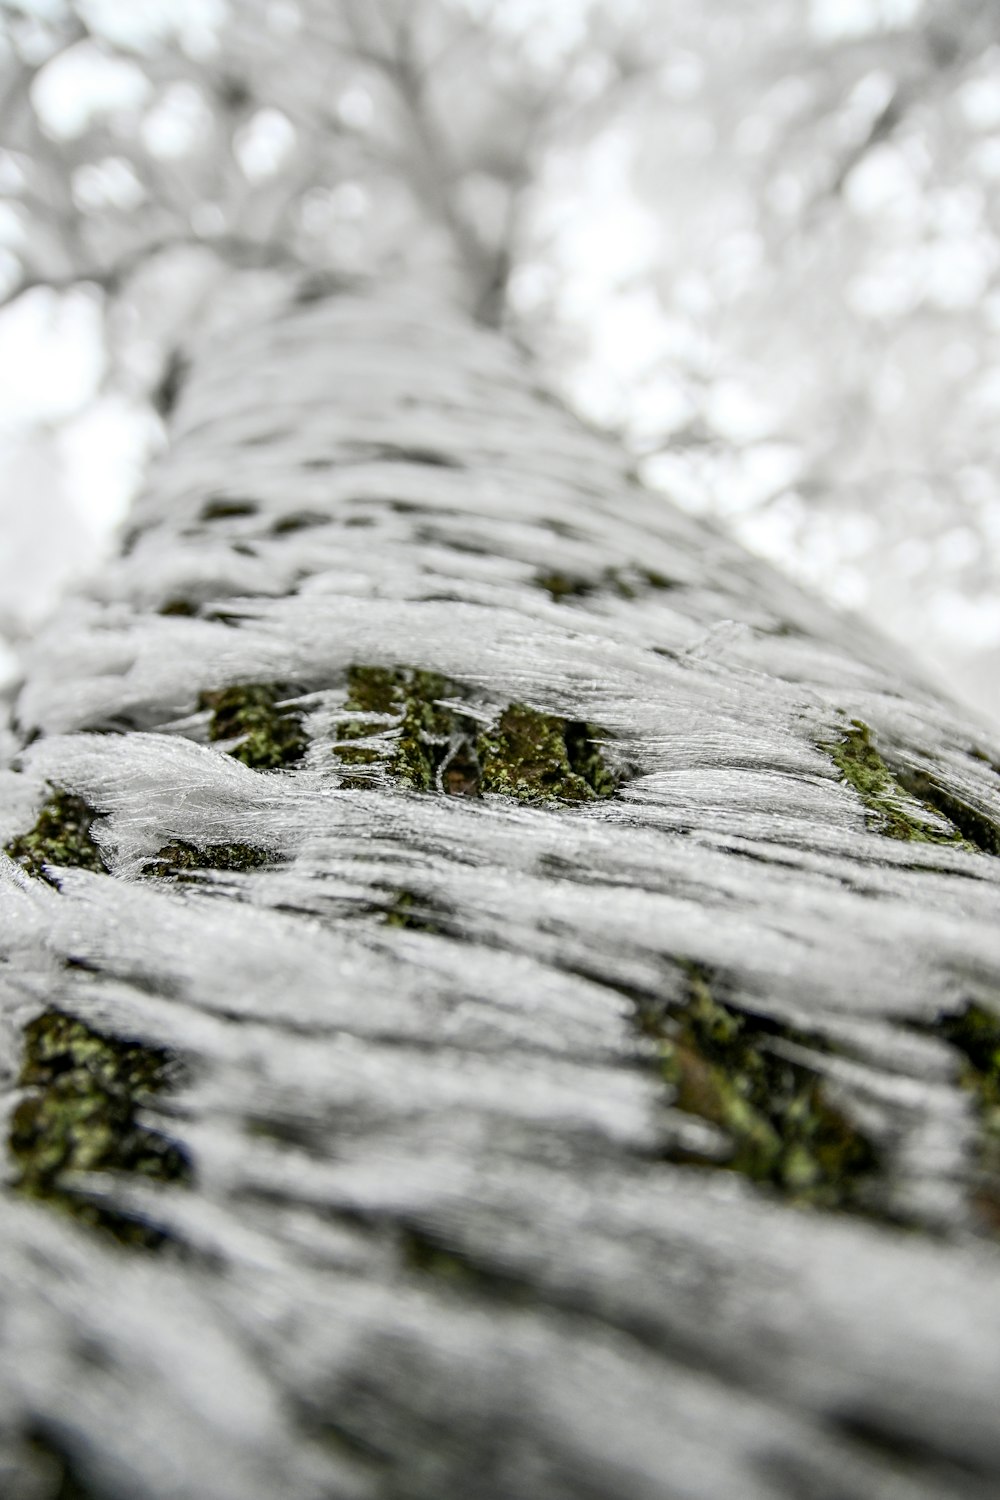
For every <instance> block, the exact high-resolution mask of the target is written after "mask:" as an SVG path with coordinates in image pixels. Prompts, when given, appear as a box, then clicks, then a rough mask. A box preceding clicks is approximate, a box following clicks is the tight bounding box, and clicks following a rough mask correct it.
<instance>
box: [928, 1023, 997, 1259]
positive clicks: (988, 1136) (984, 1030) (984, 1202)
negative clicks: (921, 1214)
mask: <svg viewBox="0 0 1000 1500" xmlns="http://www.w3.org/2000/svg"><path fill="white" fill-rule="evenodd" d="M933 1030H934V1034H935V1035H936V1036H942V1037H944V1039H945V1041H947V1042H950V1043H951V1045H952V1046H953V1047H955V1048H956V1049H957V1050H958V1051H959V1052H960V1053H961V1054H962V1057H963V1059H964V1065H963V1067H962V1073H961V1082H962V1085H963V1087H964V1088H966V1089H968V1090H969V1092H970V1094H972V1096H973V1098H974V1100H975V1103H976V1110H977V1113H978V1115H979V1120H980V1130H981V1135H980V1140H979V1167H980V1171H981V1183H980V1187H979V1191H978V1192H977V1194H976V1201H977V1204H978V1206H979V1208H980V1209H981V1210H982V1211H983V1213H984V1214H985V1216H986V1218H987V1219H988V1220H989V1221H990V1223H991V1224H992V1226H993V1227H994V1228H995V1229H996V1230H997V1231H998V1232H1000V1014H998V1013H997V1012H995V1011H989V1010H985V1009H984V1008H983V1007H982V1006H980V1005H969V1006H967V1007H966V1009H965V1010H964V1011H962V1012H961V1013H960V1014H959V1015H957V1016H940V1017H939V1018H938V1020H937V1022H936V1023H935V1025H934V1027H933Z"/></svg>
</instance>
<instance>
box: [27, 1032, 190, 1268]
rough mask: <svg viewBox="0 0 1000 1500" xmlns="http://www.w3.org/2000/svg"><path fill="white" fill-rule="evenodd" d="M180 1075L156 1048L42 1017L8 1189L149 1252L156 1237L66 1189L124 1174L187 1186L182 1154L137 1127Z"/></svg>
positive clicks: (31, 1036) (31, 1051)
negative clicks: (78, 1178)
mask: <svg viewBox="0 0 1000 1500" xmlns="http://www.w3.org/2000/svg"><path fill="white" fill-rule="evenodd" d="M178 1071H179V1070H178V1067H177V1063H176V1060H175V1059H174V1058H173V1057H172V1055H171V1054H170V1053H168V1052H166V1051H164V1050H163V1049H162V1048H158V1047H147V1046H144V1045H143V1044H141V1043H139V1042H136V1041H129V1040H125V1039H122V1038H118V1037H108V1036H105V1035H102V1034H101V1033H99V1032H97V1031H93V1030H91V1028H90V1027H89V1026H85V1025H84V1023H83V1022H82V1021H78V1020H76V1019H75V1018H74V1017H73V1016H69V1015H66V1014H65V1013H64V1012H62V1011H58V1010H48V1011H46V1012H45V1013H44V1014H43V1015H41V1016H39V1017H37V1019H36V1020H34V1021H32V1022H31V1023H30V1024H29V1025H28V1026H27V1027H25V1030H24V1058H23V1062H22V1066H21V1072H20V1076H19V1078H18V1083H19V1084H20V1086H21V1087H22V1088H23V1089H25V1090H26V1093H25V1097H24V1098H23V1099H22V1100H21V1102H20V1104H19V1105H18V1106H17V1108H16V1109H15V1111H14V1114H13V1117H12V1120H11V1126H10V1136H9V1142H8V1144H9V1147H10V1152H11V1155H12V1157H13V1159H14V1161H15V1163H16V1165H17V1168H18V1177H17V1180H16V1182H15V1184H14V1186H15V1188H16V1190H17V1191H18V1192H20V1193H23V1194H24V1195H25V1196H26V1197H29V1198H36V1199H40V1200H42V1201H44V1202H46V1203H49V1204H51V1205H52V1206H53V1207H55V1208H58V1209H60V1210H62V1211H63V1212H65V1213H68V1214H70V1215H72V1216H73V1217H74V1218H76V1219H80V1220H81V1221H82V1222H84V1223H86V1224H89V1225H91V1226H92V1227H93V1228H97V1229H102V1230H105V1231H107V1232H108V1233H110V1234H112V1235H113V1236H114V1237H115V1238H116V1239H118V1240H120V1241H121V1242H122V1243H123V1244H127V1245H134V1246H139V1247H143V1248H147V1249H151V1248H155V1247H156V1246H157V1245H158V1244H160V1243H162V1240H163V1235H162V1233H161V1232H160V1231H158V1230H156V1229H154V1228H152V1227H151V1226H150V1225H148V1224H146V1223H143V1222H142V1221H139V1220H135V1219H130V1218H127V1217H125V1216H124V1215H122V1214H121V1213H119V1212H117V1211H115V1210H112V1209H108V1208H104V1207H102V1206H101V1205H99V1204H95V1203H92V1202H89V1201H88V1200H87V1199H86V1198H85V1197H84V1196H83V1195H81V1194H80V1193H79V1192H77V1191H76V1190H75V1189H74V1188H73V1186H72V1185H71V1184H70V1183H69V1182H68V1181H67V1177H68V1175H69V1174H71V1173H74V1172H122V1173H129V1174H132V1175H135V1176H140V1177H147V1178H150V1179H151V1180H154V1181H158V1182H177V1183H187V1182H190V1180H191V1165H190V1161H189V1160H188V1157H187V1156H186V1154H185V1152H184V1151H183V1150H182V1148H181V1147H180V1146H179V1145H178V1144H177V1143H176V1142H175V1141H171V1140H169V1139H168V1138H167V1137H166V1136H164V1135H161V1134H159V1133H158V1132H157V1131H154V1130H150V1129H149V1128H148V1127H147V1126H145V1125H142V1124H140V1123H139V1120H138V1117H137V1113H138V1110H139V1109H140V1108H141V1107H142V1104H143V1102H144V1101H146V1100H149V1099H151V1098H153V1097H155V1096H156V1095H157V1094H160V1093H163V1092H164V1091H166V1090H168V1089H170V1088H171V1087H173V1086H174V1085H175V1084H176V1082H177V1079H178Z"/></svg>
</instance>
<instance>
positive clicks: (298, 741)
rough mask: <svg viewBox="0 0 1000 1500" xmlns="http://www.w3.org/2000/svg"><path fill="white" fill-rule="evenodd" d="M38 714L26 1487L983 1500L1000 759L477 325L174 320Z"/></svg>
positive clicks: (19, 948)
mask: <svg viewBox="0 0 1000 1500" xmlns="http://www.w3.org/2000/svg"><path fill="white" fill-rule="evenodd" d="M14 752H17V756H16V758H13V756H14ZM11 754H12V759H11V761H10V765H11V769H9V770H6V771H4V772H3V773H2V780H0V838H3V839H5V840H7V841H8V843H7V847H8V851H9V854H10V856H11V858H9V859H7V860H3V861H2V863H3V870H2V872H0V873H2V899H3V907H4V916H3V926H2V939H0V941H2V944H3V956H4V958H5V959H6V963H5V965H4V967H3V969H2V971H0V974H2V980H3V989H2V994H3V1018H4V1027H5V1035H6V1039H7V1041H6V1046H5V1048H4V1054H5V1065H6V1081H7V1095H8V1099H9V1102H10V1108H11V1123H10V1132H9V1143H10V1154H9V1163H10V1167H9V1188H8V1192H7V1197H6V1201H5V1204H4V1213H3V1218H2V1222H0V1247H2V1249H0V1256H2V1263H3V1267H4V1271H5V1273H6V1274H5V1277H4V1285H3V1291H2V1297H3V1317H2V1321H0V1350H2V1368H3V1380H2V1387H0V1392H2V1394H0V1410H2V1412H3V1419H4V1420H3V1430H4V1437H3V1447H2V1458H0V1466H2V1467H0V1472H2V1473H3V1474H4V1475H5V1480H4V1483H3V1484H2V1485H0V1491H2V1493H3V1495H4V1496H8V1495H9V1496H12V1497H15V1496H16V1497H22V1496H23V1497H27V1500H35V1497H47V1496H63V1497H66V1496H70V1495H73V1496H77V1495H89V1496H100V1497H102V1500H104V1497H117V1500H147V1497H148V1500H153V1497H155V1500H258V1497H259V1500H274V1497H276V1496H281V1497H282V1500H300V1497H301V1500H324V1497H325V1500H332V1497H341V1496H343V1497H354V1496H358V1497H368V1496H378V1497H413V1500H452V1497H454V1500H468V1497H470V1496H476V1497H477V1500H584V1497H586V1500H597V1497H601V1500H621V1497H623V1496H628V1497H629V1500H646V1497H648V1500H653V1497H656V1500H662V1497H666V1496H671V1497H673V1496H677V1497H684V1500H702V1497H703V1500H722V1497H730V1496H731V1497H737V1496H738V1497H739V1500H757V1497H759V1500H772V1497H775V1496H810V1497H830V1500H833V1497H844V1500H846V1497H857V1496H873V1497H875V1496H878V1497H883V1496H889V1495H891V1496H893V1497H894V1500H896V1497H898V1500H918V1497H919V1500H942V1497H950V1496H963V1497H964V1496H982V1497H986V1496H990V1495H995V1494H996V1493H997V1488H996V1487H997V1484H998V1481H1000V1423H998V1422H997V1420H996V1402H997V1391H998V1388H1000V1385H998V1382H1000V1299H998V1291H1000V1256H998V1251H997V1247H996V1241H995V1232H996V1226H997V1223H998V1222H1000V1214H998V1196H997V1192H996V1161H997V1156H998V1154H1000V1149H998V1140H1000V1135H998V1131H997V1124H996V1122H997V1116H998V1112H1000V1067H998V1059H1000V928H998V924H997V893H998V870H1000V862H998V860H997V858H996V855H997V853H998V852H1000V779H998V771H997V760H998V751H997V747H996V746H995V745H993V746H991V745H990V744H989V743H988V742H987V737H986V732H985V731H984V730H983V729H982V728H981V727H979V726H975V725H970V724H968V723H966V722H964V720H963V716H962V714H961V712H960V711H959V710H957V709H956V708H955V707H954V706H953V705H952V704H950V703H947V702H942V701H941V700H940V698H939V697H938V696H937V695H936V694H935V693H934V692H933V691H932V690H930V689H929V688H928V687H926V686H924V685H922V684H921V682H920V680H919V678H918V677H917V676H916V675H915V674H914V672H913V670H912V669H911V668H910V667H909V666H908V665H907V664H906V663H905V662H903V661H901V660H899V659H897V654H896V653H895V652H894V651H893V650H892V649H891V648H890V647H888V646H887V645H885V644H884V643H882V642H880V641H878V640H876V639H873V638H872V637H871V636H870V635H869V633H868V631H867V629H866V628H863V627H862V626H861V625H860V624H858V623H856V622H851V621H849V620H846V619H842V618H839V617H837V616H836V615H834V614H833V613H831V612H830V611H829V610H827V609H826V608H825V607H823V606H821V605H819V604H818V603H816V602H814V601H812V600H810V599H808V598H806V597H804V596H803V595H802V594H801V593H799V592H798V591H797V590H796V589H795V588H794V587H793V586H792V585H791V584H789V583H787V582H785V581H783V580H782V579H781V578H780V577H778V576H777V575H775V574H774V573H773V572H771V571H770V570H769V569H768V568H766V567H765V566H764V565H763V564H761V563H758V562H756V561H754V560H752V559H751V558H750V557H748V556H747V555H746V554H744V553H743V552H741V551H740V550H739V549H738V548H736V547H735V546H734V545H733V544H732V543H731V542H729V541H727V540H726V539H725V538H724V537H723V536H722V535H721V534H719V533H717V532H715V531H714V530H712V529H711V528H710V527H708V526H706V525H705V524H703V523H702V522H700V521H695V520H693V519H691V518H689V517H687V516H685V515H684V514H682V513H680V512H678V511H676V510H674V509H672V508H671V507H670V506H669V505H668V504H666V502H665V501H664V500H663V499H662V498H660V497H658V496H655V495H652V494H650V493H647V492H646V491H644V490H643V489H642V488H641V487H640V486H639V485H638V484H637V483H635V481H634V480H633V478H632V476H631V475H630V472H629V467H628V464H627V462H626V460H625V458H624V457H623V456H622V454H621V453H620V452H619V451H618V450H617V449H616V447H615V446H614V445H613V444H612V443H611V442H610V441H608V440H607V439H605V438H604V437H603V436H600V435H598V434H596V433H593V432H590V431H588V430H586V429H584V428H583V427H582V426H580V425H579V424H578V423H577V422H576V421H574V420H573V419H571V418H570V417H569V416H568V415H567V414H566V413H565V412H564V411H563V410H561V409H560V408H559V406H558V405H557V404H556V403H554V402H553V401H552V400H551V399H549V398H547V397H546V395H545V394H544V392H542V391H540V390H539V389H538V388H537V385H536V381H535V377H534V376H533V374H532V372H531V370H530V368H528V367H527V365H526V364H525V362H524V361H523V360H522V359H521V358H520V356H519V355H518V354H517V353H516V351H514V350H513V349H512V348H511V347H510V346H509V344H508V343H506V342H505V341H504V340H503V339H502V338H501V337H499V336H497V335H495V334H491V333H487V332H484V331H482V330H478V329H476V328H474V327H472V326H471V325H467V324H466V323H465V322H464V321H462V320H460V319H458V318H457V317H454V316H453V315H452V314H451V313H447V312H444V311H442V310H441V309H439V308H436V307H429V306H427V305H426V304H422V303H421V302H420V301H419V299H416V298H414V299H412V300H409V301H408V300H407V299H406V298H405V297H403V296H402V295H400V296H393V297H389V296H386V297H383V298H378V299H375V298H366V297H361V296H357V297H355V296H350V297H348V296H340V297H331V298H328V299H326V300H320V301H315V300H309V301H306V300H301V299H300V301H299V302H297V303H291V304H290V305H289V306H288V307H285V308H282V309H279V310H277V311H273V312H272V313H271V314H270V315H269V316H268V317H267V318H261V320H260V321H259V323H257V324H255V325H253V326H247V327H244V328H243V329H241V330H240V331H239V332H238V333H237V334H236V335H234V336H231V337H229V338H226V339H215V340H206V343H205V347H203V348H202V349H200V350H196V351H193V353H192V363H191V371H190V375H189V378H188V380H187V382H186V384H185V385H184V387H183V390H182V392H181V397H180V403H179V406H178V407H177V409H176V411H175V413H174V418H173V430H172V439H171V443H170V446H169V449H168V451H167V452H166V454H165V456H164V457H163V459H162V460H161V462H160V463H159V465H158V466H157V469H156V471H155V473H154V475H153V476H152V479H151V481H150V484H149V488H148V491H147V493H146V494H145V496H144V498H143V499H142V501H141V503H140V504H139V506H138V509H137V514H136V529H135V532H134V534H133V535H132V537H131V538H130V541H129V544H128V545H127V547H126V549H125V554H124V555H123V557H122V558H121V559H120V561H118V562H117V563H116V564H115V566H114V567H113V568H112V569H111V570H110V571H109V572H108V574H107V576H106V577H105V578H104V579H103V580H102V583H101V585H100V588H99V589H97V590H93V591H92V592H91V595H90V596H89V597H87V598H85V599H78V600H76V601H75V602H74V603H73V604H71V605H68V606H67V607H66V608H64V610H63V611H62V613H61V615H60V616H59V618H58V619H57V620H56V622H55V623H54V625H53V626H52V627H51V629H50V630H49V631H48V632H47V633H46V635H45V636H44V638H43V639H42V640H41V641H40V642H39V644H38V647H37V650H36V652H35V656H34V658H33V660H32V661H31V662H30V664H29V668H28V673H27V679H26V681H25V684H24V686H23V689H22V692H21V694H20V698H19V702H18V705H17V721H16V727H15V729H14V731H12V733H11ZM92 820H93V821H92Z"/></svg>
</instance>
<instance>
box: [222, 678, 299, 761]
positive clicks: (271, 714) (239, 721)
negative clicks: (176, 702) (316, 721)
mask: <svg viewBox="0 0 1000 1500" xmlns="http://www.w3.org/2000/svg"><path fill="white" fill-rule="evenodd" d="M290 696H291V691H290V690H288V689H285V688H283V687H281V686H280V685H279V684H277V683H263V682H248V683H236V684H234V685H233V686H231V687H228V688H223V689H222V690H221V691H219V692H210V693H202V694H201V695H200V697H199V700H198V706H199V708H209V709H211V710H212V717H211V720H210V722H209V726H208V737H209V739H210V740H212V741H213V742H217V741H220V740H235V741H236V742H237V743H235V744H234V745H233V746H232V747H231V748H230V750H229V754H230V755H231V756H232V757H233V759H234V760H238V761H242V763H243V765H245V766H249V768H250V769H251V770H253V771H273V770H277V769H278V768H279V767H280V766H288V765H294V764H295V762H296V761H299V760H301V759H302V756H303V755H304V754H305V750H306V744H307V740H306V734H305V731H304V729H303V727H302V716H301V714H299V713H298V712H297V711H296V710H295V709H292V708H288V707H286V706H285V705H284V704H283V703H282V699H284V698H288V697H290Z"/></svg>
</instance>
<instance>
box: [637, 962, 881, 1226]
mask: <svg viewBox="0 0 1000 1500" xmlns="http://www.w3.org/2000/svg"><path fill="white" fill-rule="evenodd" d="M684 968H685V970H686V974H687V994H686V996H685V999H684V1001H683V1003H682V1004H681V1005H680V1006H678V1007H676V1008H673V1009H671V1010H668V1011H665V1012H663V1013H661V1014H657V1013H654V1012H651V1011H645V1012H643V1014H642V1015H641V1016H640V1021H641V1023H642V1024H643V1026H644V1028H645V1029H646V1030H647V1031H648V1032H650V1033H651V1034H652V1035H653V1036H654V1037H655V1038H656V1040H657V1042H658V1045H659V1051H660V1062H661V1067H662V1070H663V1075H664V1077H665V1079H666V1081H667V1083H668V1084H669V1085H670V1087H671V1090H672V1094H673V1103H674V1106H675V1107H676V1108H677V1109H679V1110H681V1111H683V1112H685V1113H688V1114H693V1115H697V1116H699V1117H700V1118H701V1119H703V1120H707V1121H708V1122H709V1123H710V1124H712V1125H715V1126H717V1127H719V1129H720V1130H721V1131H722V1132H723V1133H724V1135H725V1136H726V1138H727V1140H728V1143H729V1145H728V1150H727V1152H726V1154H725V1155H724V1156H723V1157H722V1158H721V1159H719V1160H717V1161H716V1160H707V1159H700V1160H701V1164H702V1165H713V1166H718V1167H724V1168H726V1169H728V1170H730V1171H734V1172H739V1173H741V1174H742V1175H744V1176H746V1177H750V1178H752V1179H753V1180H755V1181H757V1182H766V1183H770V1184H771V1185H772V1186H774V1187H777V1188H779V1189H780V1190H781V1191H782V1192H783V1193H785V1194H787V1195H788V1196H789V1197H791V1198H793V1199H796V1200H798V1201H801V1202H808V1203H812V1204H815V1205H817V1206H819V1207H823V1208H852V1207H859V1206H861V1205H862V1204H863V1203H864V1202H865V1199H866V1196H867V1195H866V1194H865V1191H864V1189H865V1187H866V1185H867V1184H868V1183H869V1182H870V1180H871V1178H872V1176H873V1174H874V1173H875V1171H876V1170H877V1167H878V1157H877V1153H876V1151H875V1148H874V1146H873V1144H872V1143H871V1142H870V1141H869V1140H868V1139H867V1138H866V1137H865V1135H864V1134H863V1133H862V1131H861V1130H860V1129H859V1128H858V1126H856V1125H855V1124H854V1123H853V1122H852V1121H851V1120H850V1119H849V1118H848V1117H847V1115H846V1114H845V1113H844V1112H843V1111H842V1110H840V1109H839V1108H837V1107H836V1105H835V1104H833V1103H832V1102H831V1100H830V1098H829V1097H828V1091H827V1088H826V1086H825V1085H824V1082H823V1080H822V1079H821V1078H820V1077H819V1076H818V1075H817V1074H816V1073H814V1072H812V1071H811V1070H810V1069H809V1068H807V1067H805V1066H804V1065H803V1064H802V1063H800V1062H798V1061H793V1060H791V1059H790V1058H789V1057H788V1056H785V1055H783V1054H782V1050H781V1040H782V1038H781V1036H780V1032H779V1031H778V1029H777V1028H775V1027H773V1026H769V1025H767V1024H765V1023H764V1022H762V1021H760V1020H759V1019H757V1018H755V1017H753V1016H751V1015H750V1014H749V1013H748V1012H746V1011H742V1010H739V1009H737V1008H735V1007H733V1006H731V1005H727V1004H725V1003H723V1002H722V1001H721V1000H720V999H719V998H718V997H717V996H716V995H715V994H714V993H713V987H712V983H711V979H710V976H709V975H708V974H707V973H706V972H705V971H704V970H703V969H701V968H699V967H698V966H697V965H694V964H685V965H684ZM787 1040H790V1038H787ZM688 1159H692V1158H688Z"/></svg>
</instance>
